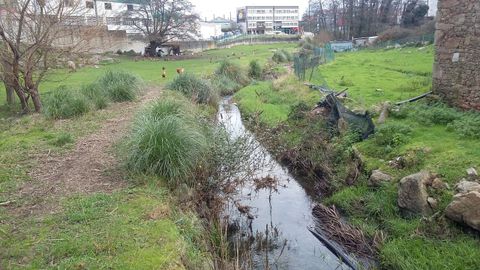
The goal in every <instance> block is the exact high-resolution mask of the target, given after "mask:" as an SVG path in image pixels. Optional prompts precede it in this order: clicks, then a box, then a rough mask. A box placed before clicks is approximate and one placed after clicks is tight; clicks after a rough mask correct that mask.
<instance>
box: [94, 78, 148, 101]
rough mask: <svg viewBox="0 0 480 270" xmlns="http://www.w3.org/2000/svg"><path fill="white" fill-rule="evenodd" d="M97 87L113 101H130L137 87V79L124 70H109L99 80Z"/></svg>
mask: <svg viewBox="0 0 480 270" xmlns="http://www.w3.org/2000/svg"><path fill="white" fill-rule="evenodd" d="M98 83H99V87H101V88H102V89H103V91H105V93H106V96H108V97H109V99H110V100H112V101H113V102H123V101H132V100H134V99H135V98H136V96H137V92H138V89H139V83H140V82H139V79H138V78H137V77H135V76H134V75H132V74H130V73H128V72H125V71H113V70H109V71H107V72H106V73H105V75H103V76H102V77H101V78H100V79H99V80H98Z"/></svg>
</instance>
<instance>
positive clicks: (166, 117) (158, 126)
mask: <svg viewBox="0 0 480 270" xmlns="http://www.w3.org/2000/svg"><path fill="white" fill-rule="evenodd" d="M174 105H175V104H174V103H173V102H172V101H165V100H159V101H157V102H156V104H154V105H153V106H152V107H151V108H149V109H148V110H147V111H146V112H144V113H143V115H141V116H140V117H139V118H137V119H136V120H135V122H134V127H133V132H132V135H131V136H130V140H129V142H128V158H127V165H128V168H129V169H130V170H132V171H135V172H143V173H151V174H156V175H158V176H161V177H163V178H165V179H166V180H167V181H168V182H169V183H170V184H177V181H179V180H180V179H181V180H182V181H187V182H188V181H191V180H190V179H191V178H190V177H191V176H192V173H193V170H194V169H195V166H196V165H197V163H198V162H199V161H200V160H201V159H202V157H203V156H204V154H205V151H206V149H207V143H206V139H205V136H204V134H203V132H202V129H201V127H199V126H197V125H195V124H194V123H192V121H190V119H188V118H187V117H185V116H184V115H183V113H182V112H181V111H180V110H177V109H174V110H171V109H172V106H174ZM183 106H184V107H185V106H188V105H186V104H185V105H183Z"/></svg>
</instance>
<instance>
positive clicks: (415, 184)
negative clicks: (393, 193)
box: [397, 171, 432, 216]
mask: <svg viewBox="0 0 480 270" xmlns="http://www.w3.org/2000/svg"><path fill="white" fill-rule="evenodd" d="M431 183H432V175H431V174H430V173H429V172H425V171H422V172H419V173H416V174H412V175H409V176H406V177H404V178H402V180H400V184H399V187H398V201H397V202H398V206H399V207H400V210H401V211H402V213H403V214H404V215H406V216H413V215H429V214H431V213H432V208H431V207H430V205H429V204H428V201H427V200H428V193H427V185H431Z"/></svg>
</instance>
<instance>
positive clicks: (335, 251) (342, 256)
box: [307, 227, 357, 270]
mask: <svg viewBox="0 0 480 270" xmlns="http://www.w3.org/2000/svg"><path fill="white" fill-rule="evenodd" d="M307 229H308V230H309V231H310V232H311V233H312V234H313V236H315V238H317V239H318V240H320V242H322V243H323V244H324V245H325V246H326V247H327V248H328V250H330V251H331V252H332V253H333V254H334V255H335V256H337V258H339V259H340V260H341V261H342V262H343V263H345V264H346V265H348V267H350V268H351V269H353V270H357V267H356V266H355V265H354V264H353V263H352V262H351V261H350V259H349V258H348V255H347V254H345V253H344V252H342V251H341V250H339V249H338V248H336V247H335V246H334V245H333V243H331V242H330V241H329V240H328V239H327V238H325V237H323V236H322V235H321V234H319V233H317V232H316V231H315V229H313V228H311V227H307Z"/></svg>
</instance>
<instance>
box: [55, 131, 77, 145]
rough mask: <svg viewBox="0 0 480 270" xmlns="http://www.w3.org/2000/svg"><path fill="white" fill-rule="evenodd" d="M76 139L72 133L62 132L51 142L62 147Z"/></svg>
mask: <svg viewBox="0 0 480 270" xmlns="http://www.w3.org/2000/svg"><path fill="white" fill-rule="evenodd" d="M73 142H74V139H73V137H72V134H70V133H60V134H59V135H58V136H57V137H55V138H54V139H53V140H52V141H51V142H50V143H51V144H52V145H54V146H57V147H62V146H64V145H66V144H69V143H73Z"/></svg>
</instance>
